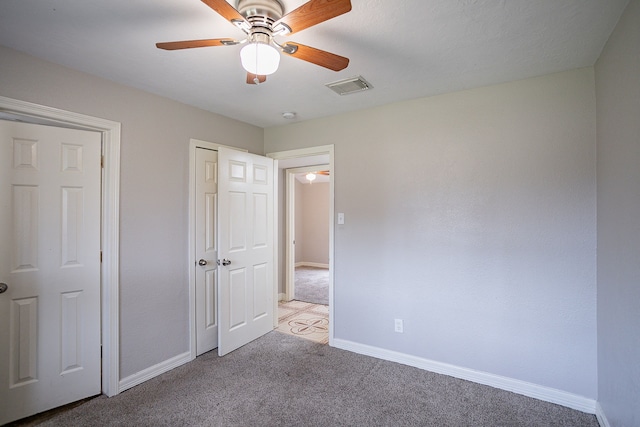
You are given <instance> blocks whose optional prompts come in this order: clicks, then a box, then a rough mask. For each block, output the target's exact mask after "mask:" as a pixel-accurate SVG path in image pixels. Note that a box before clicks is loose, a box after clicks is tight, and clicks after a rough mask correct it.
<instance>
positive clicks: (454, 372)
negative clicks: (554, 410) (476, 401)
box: [331, 338, 596, 414]
mask: <svg viewBox="0 0 640 427" xmlns="http://www.w3.org/2000/svg"><path fill="white" fill-rule="evenodd" d="M331 344H332V346H334V347H337V348H341V349H343V350H348V351H352V352H354V353H358V354H364V355H366V356H371V357H375V358H378V359H383V360H388V361H390V362H397V363H401V364H403V365H408V366H413V367H415V368H420V369H424V370H426V371H430V372H435V373H438V374H444V375H449V376H452V377H455V378H460V379H463V380H467V381H472V382H475V383H479V384H484V385H488V386H491V387H495V388H499V389H501V390H506V391H511V392H513V393H517V394H522V395H524V396H528V397H533V398H535V399H539V400H543V401H545V402H551V403H555V404H558V405H562V406H566V407H568V408H571V409H576V410H578V411H582V412H586V413H589V414H595V413H596V401H595V400H594V399H588V398H586V397H583V396H579V395H576V394H573V393H568V392H566V391H562V390H557V389H553V388H550V387H545V386H541V385H537V384H532V383H528V382H525V381H520V380H516V379H513V378H507V377H503V376H500V375H494V374H490V373H487V372H481V371H475V370H473V369H468V368H462V367H460V366H455V365H449V364H447V363H441V362H436V361H434V360H429V359H424V358H421V357H416V356H411V355H408V354H404V353H399V352H396V351H391V350H385V349H382V348H378V347H372V346H369V345H365V344H359V343H355V342H352V341H347V340H342V339H339V338H334V339H333V341H332V343H331Z"/></svg>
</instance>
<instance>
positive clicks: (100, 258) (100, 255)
mask: <svg viewBox="0 0 640 427" xmlns="http://www.w3.org/2000/svg"><path fill="white" fill-rule="evenodd" d="M100 262H102V251H100Z"/></svg>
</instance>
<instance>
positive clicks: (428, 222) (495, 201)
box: [265, 68, 597, 399]
mask: <svg viewBox="0 0 640 427" xmlns="http://www.w3.org/2000/svg"><path fill="white" fill-rule="evenodd" d="M374 90H375V89H374ZM356 96H366V94H362V95H356ZM336 102H339V100H338V101H336ZM326 144H335V169H334V171H333V177H334V180H335V181H334V182H335V211H336V212H344V213H345V216H346V223H345V225H342V226H336V230H335V287H334V291H335V299H334V314H335V316H334V321H335V326H334V327H335V337H336V338H338V339H343V340H348V341H352V342H357V343H362V344H367V345H371V346H375V347H379V348H383V349H389V350H393V351H397V352H401V353H405V354H408V355H414V356H417V357H421V358H426V359H431V360H435V361H440V362H445V363H450V364H453V365H457V366H461V367H467V368H471V369H475V370H479V371H484V372H489V373H493V374H497V375H502V376H505V377H509V378H514V379H519V380H522V381H527V382H531V383H534V384H539V385H543V386H547V387H551V388H555V389H559V390H564V391H567V392H570V393H575V394H577V395H582V396H585V397H588V398H591V399H595V398H596V397H597V378H596V377H597V373H596V372H597V370H596V369H597V366H596V351H597V347H596V269H595V266H596V258H595V257H596V174H595V161H596V160H595V90H594V76H593V69H592V68H587V69H580V70H574V71H569V72H564V73H559V74H555V75H550V76H545V77H541V78H535V79H528V80H523V81H518V82H514V83H509V84H503V85H497V86H492V87H485V88H480V89H474V90H468V91H464V92H459V93H453V94H447V95H442V96H436V97H431V98H424V99H417V100H414V101H409V102H403V103H398V104H392V105H387V106H384V107H380V108H374V109H369V110H364V111H359V112H354V113H350V114H343V115H340V116H335V117H328V118H324V119H318V120H312V121H306V122H302V123H297V124H292V125H288V126H284V127H275V128H269V129H266V130H265V152H275V151H282V150H288V149H294V148H301V147H309V146H319V145H326ZM363 164H366V165H367V168H368V169H369V170H375V171H376V173H375V174H362V165H363ZM394 318H402V319H404V333H403V334H397V333H394V331H393V319H394Z"/></svg>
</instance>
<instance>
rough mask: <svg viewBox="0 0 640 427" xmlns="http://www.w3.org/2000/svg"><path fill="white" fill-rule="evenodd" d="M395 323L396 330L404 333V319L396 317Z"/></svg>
mask: <svg viewBox="0 0 640 427" xmlns="http://www.w3.org/2000/svg"><path fill="white" fill-rule="evenodd" d="M393 324H394V326H395V331H396V332H399V333H402V332H403V329H404V328H403V326H402V319H395V320H394V321H393Z"/></svg>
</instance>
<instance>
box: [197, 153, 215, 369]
mask: <svg viewBox="0 0 640 427" xmlns="http://www.w3.org/2000/svg"><path fill="white" fill-rule="evenodd" d="M217 230H218V153H217V152H216V151H213V150H207V149H205V148H197V149H196V238H195V243H196V249H195V254H196V265H195V266H194V268H195V269H196V274H195V277H196V354H197V355H198V356H199V355H201V354H202V353H205V352H207V351H209V350H213V349H214V348H216V347H217V346H218V313H217V310H218V306H217V305H218V301H217V294H218V280H217V275H218V271H217V268H216V261H217V259H218V235H217V234H218V233H217Z"/></svg>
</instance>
